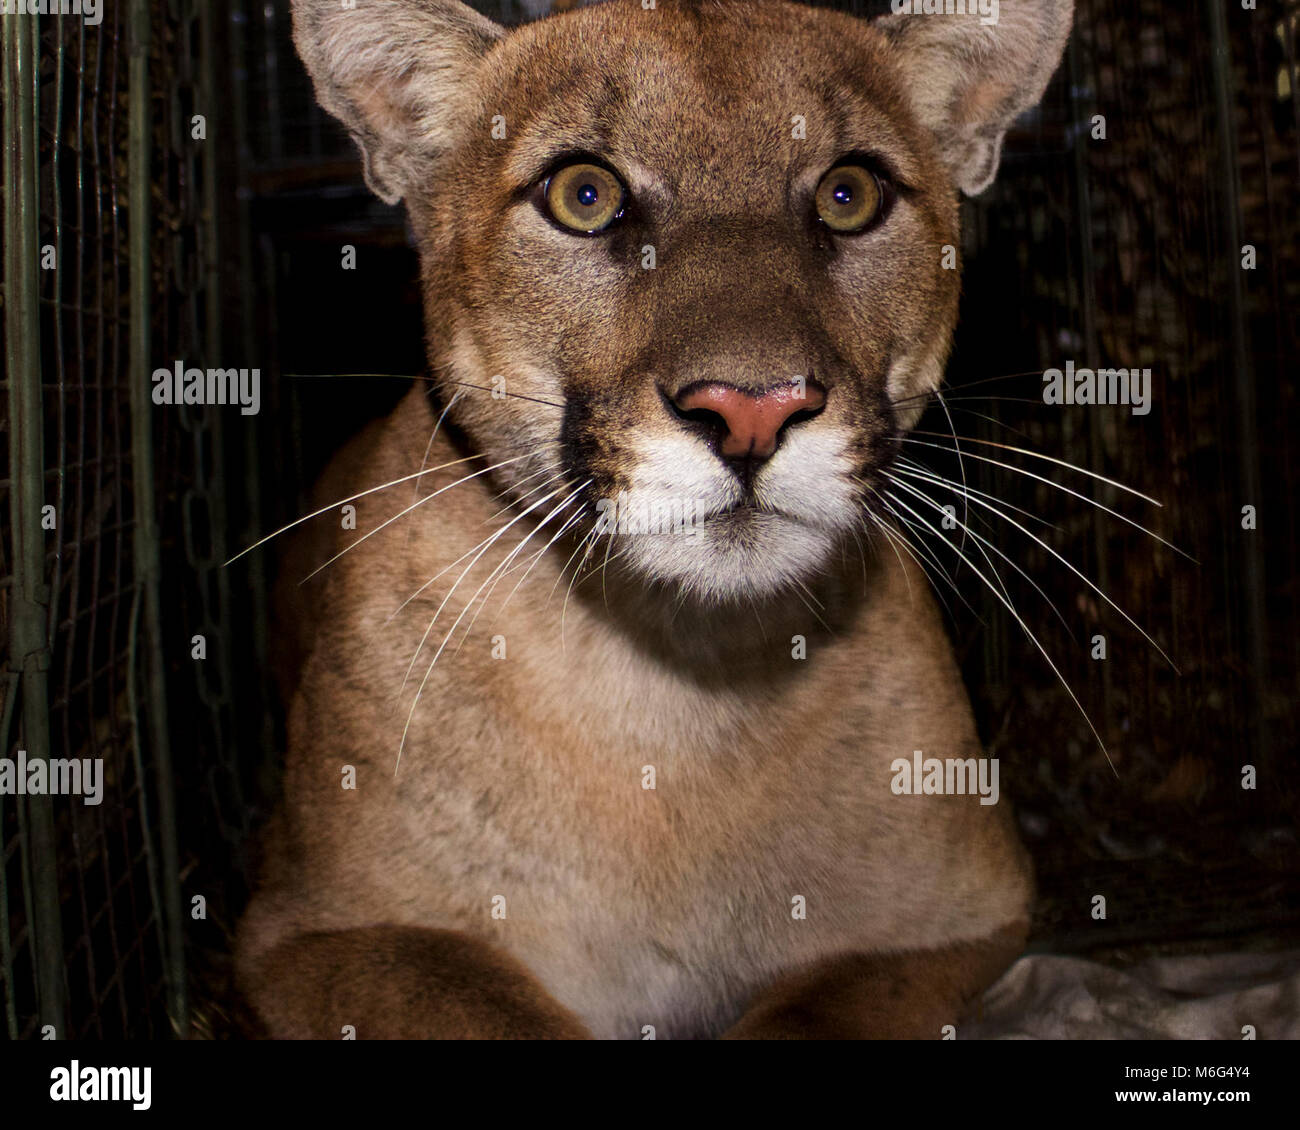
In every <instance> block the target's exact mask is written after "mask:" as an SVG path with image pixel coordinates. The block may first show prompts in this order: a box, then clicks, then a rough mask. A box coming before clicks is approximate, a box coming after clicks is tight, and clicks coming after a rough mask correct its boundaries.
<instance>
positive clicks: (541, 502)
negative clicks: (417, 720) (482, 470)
mask: <svg viewBox="0 0 1300 1130" xmlns="http://www.w3.org/2000/svg"><path fill="white" fill-rule="evenodd" d="M563 489H564V488H563V487H561V488H559V489H558V490H554V491H552V492H551V493H550V494H548V495H547V496H546V497H545V498H542V499H539V500H538V501H537V502H534V503H533V504H532V505H531V506H530V507H528V509H527V510H524V511H523V512H522V513H521V514H519V515H518V516H517V517H515V518H514V519H512V520H511V521H510V522H508V523H507V524H506V525H504V526H502V527H501V529H500V530H498V531H497V532H496V533H495V534H493V535H492V537H491V539H490V540H489V541H488V544H487V545H485V546H484V547H483V548H482V549H480V550H479V552H478V554H477V556H475V558H474V560H473V561H471V562H470V563H469V564H468V565H467V566H466V567H465V571H464V572H463V573H461V575H460V577H459V578H458V579H457V581H456V583H455V584H454V585H452V587H451V591H450V592H448V593H447V595H446V596H445V597H444V598H443V601H442V603H441V604H439V605H438V610H437V611H436V612H435V613H434V614H433V619H432V620H430V621H429V627H428V628H426V629H425V633H424V636H423V637H422V638H421V640H420V643H419V646H417V647H416V649H415V655H412V656H411V665H410V666H409V667H407V670H406V676H405V677H404V678H403V679H402V687H401V690H404V689H405V688H406V681H407V679H409V678H410V674H411V667H414V666H415V660H416V657H417V656H418V655H419V654H420V649H421V648H423V647H424V643H425V640H427V639H428V638H429V632H431V631H432V630H433V625H434V624H436V623H437V621H438V616H439V614H440V613H441V612H442V610H443V608H445V607H446V605H447V601H449V600H450V599H451V598H452V595H453V594H454V593H455V592H456V590H457V589H458V588H459V587H460V583H461V581H463V580H464V579H465V577H466V575H467V574H468V573H469V571H470V570H471V569H473V568H474V566H475V564H477V562H478V560H479V558H480V557H482V556H483V554H485V553H486V552H487V551H488V550H489V549H490V548H491V547H492V544H493V542H495V541H496V540H497V538H499V537H501V535H502V534H504V533H505V532H506V531H507V530H508V529H510V527H511V526H513V525H514V524H515V522H518V521H520V520H521V519H523V518H525V517H527V516H528V514H530V513H531V512H532V511H533V510H536V509H537V508H538V507H539V506H543V505H545V504H546V503H547V502H548V501H550V499H552V498H554V497H555V496H556V495H557V494H559V493H560V491H561V490H563ZM488 579H489V580H490V579H491V574H489V577H488ZM486 583H487V582H486V581H485V582H484V584H486ZM482 588H483V586H482V585H480V586H479V590H478V592H482ZM478 592H476V593H475V594H474V596H477V595H478ZM473 602H474V597H470V599H469V602H468V603H467V604H466V605H465V607H464V608H463V609H461V613H460V615H459V616H457V617H456V620H455V623H453V624H452V626H451V629H450V631H448V633H447V634H446V635H445V636H444V637H443V640H442V643H441V645H440V646H439V647H438V650H437V652H436V653H435V654H434V657H433V659H432V660H431V661H430V663H429V668H428V670H427V671H425V673H424V678H423V679H421V680H420V686H419V689H417V690H416V692H415V698H414V699H413V700H412V702H411V709H410V710H409V711H408V712H407V715H406V724H405V725H404V726H403V727H402V740H401V742H400V743H399V744H398V747H397V764H396V765H395V766H394V768H393V775H394V776H396V775H397V770H398V769H399V768H401V764H402V751H403V750H404V749H405V748H406V736H407V734H408V733H409V732H410V729H411V719H412V718H413V717H415V708H416V707H417V706H418V705H419V704H420V696H421V695H422V694H423V693H424V688H425V685H426V684H427V683H428V681H429V676H430V675H432V674H433V668H434V666H435V664H437V662H438V657H439V656H440V655H442V653H443V649H444V648H446V646H447V641H448V640H449V639H451V637H452V634H453V633H454V632H455V631H456V626H457V625H458V624H459V623H460V622H461V620H463V619H464V618H465V614H466V613H467V612H468V611H469V610H470V607H471V605H472V604H473ZM401 690H399V691H398V693H399V694H400V693H401Z"/></svg>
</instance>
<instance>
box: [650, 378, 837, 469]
mask: <svg viewBox="0 0 1300 1130" xmlns="http://www.w3.org/2000/svg"><path fill="white" fill-rule="evenodd" d="M674 403H675V404H676V405H677V407H678V408H679V409H680V410H681V411H683V412H710V413H713V414H714V415H716V416H720V417H721V418H722V423H723V424H724V425H725V427H726V432H725V433H724V435H723V437H722V444H721V454H722V455H724V456H725V457H727V458H728V459H737V458H742V457H744V456H749V457H751V458H754V459H766V458H767V457H768V456H769V455H771V454H772V453H773V452H774V451H775V450H776V439H777V436H778V435H780V434H781V429H782V428H783V427H785V425H786V424H787V423H789V421H790V417H791V416H794V415H795V414H796V413H799V412H815V411H816V410H817V409H819V408H821V407H822V405H823V404H825V403H826V393H825V392H823V391H822V389H821V388H819V387H818V386H817V385H815V384H812V383H811V382H809V383H808V384H807V386H806V387H805V388H803V389H802V392H801V390H800V387H799V386H798V385H782V386H780V387H778V388H774V389H770V390H769V391H767V392H763V393H757V394H755V393H748V392H744V391H743V390H741V389H738V388H733V387H732V386H731V385H724V384H717V383H712V384H702V385H692V386H691V387H690V388H688V389H686V390H685V391H684V392H683V393H682V394H681V395H680V396H678V397H677V398H676V399H675V401H674Z"/></svg>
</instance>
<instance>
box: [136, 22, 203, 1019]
mask: <svg viewBox="0 0 1300 1130" xmlns="http://www.w3.org/2000/svg"><path fill="white" fill-rule="evenodd" d="M127 34H128V52H129V57H130V80H129V98H128V101H129V118H128V125H127V132H128V141H127V181H128V208H129V216H130V236H129V239H130V243H129V255H130V263H131V269H130V293H131V302H130V307H131V337H130V349H129V362H128V382H127V383H128V386H129V388H130V397H131V475H132V495H133V498H134V504H135V541H134V556H135V577H136V584H137V585H138V586H139V587H140V590H141V591H142V592H143V595H144V608H143V612H144V617H143V619H144V636H145V641H144V646H143V647H142V648H141V651H142V653H143V658H144V665H145V667H146V669H147V672H148V681H147V683H146V685H145V701H146V702H147V704H148V705H147V711H148V715H149V717H148V722H149V739H150V745H151V746H152V752H153V762H154V771H155V775H156V778H157V788H158V824H159V827H158V835H159V840H160V841H161V854H162V907H161V911H162V914H163V916H164V918H165V919H166V926H165V931H164V935H165V938H166V947H165V953H164V962H165V971H166V977H167V997H168V1014H169V1016H170V1018H171V1022H172V1028H173V1031H174V1032H175V1034H177V1035H179V1036H181V1037H184V1036H185V1035H186V1034H187V1033H188V1030H189V1007H188V1003H187V1000H186V985H185V949H184V935H183V933H182V930H181V887H180V861H179V854H178V850H177V843H176V801H175V791H174V790H175V782H174V781H173V778H172V765H171V744H170V731H169V728H168V722H167V696H166V685H165V681H164V672H165V667H164V665H163V654H162V622H163V621H162V610H161V606H160V600H159V593H158V582H159V560H160V557H159V538H158V508H157V503H156V500H155V498H154V458H153V410H152V402H151V398H150V395H149V392H150V382H149V373H150V371H151V366H150V364H149V348H150V332H151V314H150V289H151V283H150V256H149V250H150V248H149V244H150V240H149V223H150V221H149V187H150V181H151V176H152V168H151V145H150V136H151V130H152V122H151V119H150V115H149V36H150V24H149V2H148V0H131V6H130V8H129V9H128V12H127Z"/></svg>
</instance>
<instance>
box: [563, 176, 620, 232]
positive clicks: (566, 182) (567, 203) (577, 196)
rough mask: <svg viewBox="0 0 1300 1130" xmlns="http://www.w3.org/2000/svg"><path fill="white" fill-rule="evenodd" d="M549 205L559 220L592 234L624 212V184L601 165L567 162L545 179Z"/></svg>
mask: <svg viewBox="0 0 1300 1130" xmlns="http://www.w3.org/2000/svg"><path fill="white" fill-rule="evenodd" d="M546 207H547V209H548V210H549V211H550V213H551V216H552V217H553V218H554V219H555V220H556V222H557V223H561V224H563V225H564V226H565V227H566V228H570V229H571V230H573V231H578V232H585V233H586V234H588V235H590V234H592V233H593V232H598V231H601V230H603V229H604V228H607V227H609V225H610V224H612V223H613V222H614V220H615V219H617V218H618V215H619V213H620V212H622V211H623V186H622V185H621V184H619V182H618V178H617V177H616V176H614V174H613V173H611V172H610V171H609V170H608V169H602V168H601V167H600V166H599V165H587V164H582V163H578V164H573V165H565V166H564V167H563V168H562V169H557V170H556V171H555V172H554V173H552V174H551V177H550V179H549V180H548V181H547V182H546Z"/></svg>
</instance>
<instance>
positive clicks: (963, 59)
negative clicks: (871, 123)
mask: <svg viewBox="0 0 1300 1130" xmlns="http://www.w3.org/2000/svg"><path fill="white" fill-rule="evenodd" d="M893 6H894V14H893V15H888V16H883V17H881V18H880V19H878V20H876V21H875V23H874V26H875V27H876V28H878V29H879V30H881V31H883V32H884V33H885V34H886V35H887V36H888V37H889V39H890V41H891V42H892V43H893V45H894V48H895V50H896V51H897V53H898V55H899V58H900V60H901V62H902V66H903V71H904V74H905V77H906V79H907V93H908V96H909V97H910V99H911V101H912V105H913V107H914V108H915V110H916V112H917V114H918V115H919V116H920V118H921V122H922V123H923V124H924V125H925V126H927V127H928V128H929V129H930V130H931V131H933V133H934V135H935V137H937V138H938V140H939V148H940V151H941V153H942V154H943V159H944V161H945V162H946V164H947V165H948V168H949V170H950V171H951V173H952V178H953V182H954V183H955V184H956V185H957V187H958V188H960V189H961V190H962V191H963V192H964V193H966V194H967V195H968V196H974V195H975V194H976V193H979V192H983V191H984V189H986V188H987V187H988V186H989V185H990V184H991V183H992V181H993V178H994V176H995V175H996V174H997V171H998V160H999V158H1000V156H1001V153H1002V138H1003V137H1004V136H1005V135H1006V132H1007V127H1008V126H1010V125H1011V123H1012V122H1013V121H1014V120H1015V119H1016V117H1017V116H1018V115H1020V114H1022V113H1023V112H1024V111H1025V110H1028V109H1029V108H1030V107H1031V106H1033V105H1035V104H1036V103H1037V102H1038V100H1039V99H1040V98H1041V97H1042V96H1043V91H1044V90H1045V89H1046V88H1047V83H1048V80H1049V79H1051V77H1052V74H1053V72H1054V71H1055V70H1056V65H1057V63H1059V62H1060V61H1061V52H1062V51H1063V50H1064V49H1065V42H1066V40H1067V39H1069V37H1070V26H1071V23H1072V22H1073V18H1074V0H993V2H992V3H991V4H976V3H975V2H974V0H967V3H966V5H965V7H966V9H967V14H965V15H937V14H936V15H925V14H923V13H922V11H921V9H922V0H911V2H909V0H895V2H894V5H893ZM937 6H938V7H940V8H942V7H943V4H942V3H940V4H939V5H937ZM913 8H915V9H916V12H915V14H913V12H912V9H913ZM977 8H979V9H984V8H987V9H988V10H989V15H988V16H981V15H979V14H978V12H976V11H974V9H977ZM986 19H987V20H989V21H990V22H987V23H986V22H985V20H986ZM994 20H995V21H996V22H992V21H994Z"/></svg>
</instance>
